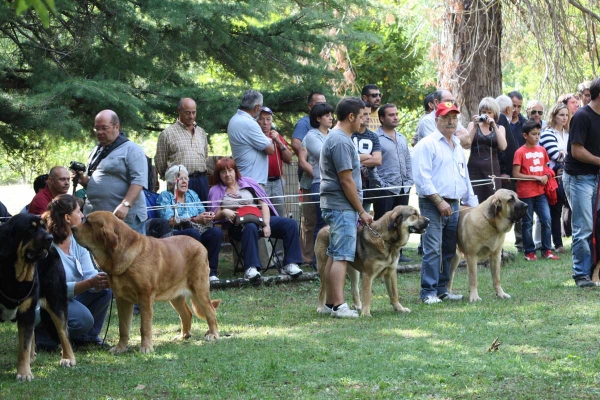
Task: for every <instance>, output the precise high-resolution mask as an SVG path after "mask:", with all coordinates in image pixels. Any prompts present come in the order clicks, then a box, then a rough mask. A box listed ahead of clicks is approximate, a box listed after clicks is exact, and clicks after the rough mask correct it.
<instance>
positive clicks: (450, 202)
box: [442, 197, 458, 204]
mask: <svg viewBox="0 0 600 400" xmlns="http://www.w3.org/2000/svg"><path fill="white" fill-rule="evenodd" d="M442 198H443V199H444V201H445V202H446V203H448V204H452V203H456V202H457V201H458V200H456V199H447V198H445V197H442Z"/></svg>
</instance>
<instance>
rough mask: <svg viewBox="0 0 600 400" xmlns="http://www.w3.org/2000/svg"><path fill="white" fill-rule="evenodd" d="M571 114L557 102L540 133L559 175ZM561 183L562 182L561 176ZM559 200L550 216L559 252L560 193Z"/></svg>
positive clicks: (560, 244) (566, 107) (565, 150)
mask: <svg viewBox="0 0 600 400" xmlns="http://www.w3.org/2000/svg"><path fill="white" fill-rule="evenodd" d="M570 120H571V115H570V112H569V107H568V106H567V105H566V104H564V103H557V104H555V105H554V107H552V108H551V109H550V113H549V114H548V125H547V126H546V128H545V129H544V130H543V131H542V134H541V135H540V146H544V148H545V149H546V153H548V158H550V168H552V169H553V170H554V172H555V173H556V176H557V177H559V176H561V175H562V173H563V167H564V160H565V157H566V156H567V143H568V142H569V133H568V132H567V128H568V126H569V121H570ZM557 179H559V181H558V182H559V185H560V183H561V181H560V178H557ZM558 194H559V196H558V202H557V203H556V204H554V205H551V206H550V216H551V217H552V225H551V226H552V241H553V242H554V248H555V250H556V252H557V253H564V252H565V248H564V247H563V243H562V235H561V216H562V208H563V205H565V203H566V202H565V199H564V197H563V196H561V195H560V190H559V193H558Z"/></svg>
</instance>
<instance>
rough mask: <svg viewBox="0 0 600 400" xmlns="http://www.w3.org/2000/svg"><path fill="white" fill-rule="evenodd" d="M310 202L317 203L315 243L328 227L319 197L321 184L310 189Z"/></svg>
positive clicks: (314, 259)
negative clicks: (321, 232) (324, 228)
mask: <svg viewBox="0 0 600 400" xmlns="http://www.w3.org/2000/svg"><path fill="white" fill-rule="evenodd" d="M310 192H311V195H310V201H311V202H313V203H315V204H314V206H315V215H316V219H317V223H316V225H315V233H314V234H313V242H316V241H317V235H318V234H319V231H320V230H321V228H323V227H324V226H325V225H327V224H326V223H325V220H324V219H323V215H322V213H321V203H320V202H321V196H320V195H319V193H320V192H321V183H320V182H319V183H313V184H312V186H311V187H310ZM313 265H315V266H316V265H317V256H316V255H315V256H313Z"/></svg>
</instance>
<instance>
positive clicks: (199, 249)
mask: <svg viewBox="0 0 600 400" xmlns="http://www.w3.org/2000/svg"><path fill="white" fill-rule="evenodd" d="M73 234H74V236H75V239H76V240H77V242H78V243H79V244H81V245H82V246H85V247H86V248H88V249H89V250H90V251H91V252H92V254H93V255H94V258H95V259H96V261H97V262H98V264H99V265H100V268H101V269H102V270H103V271H104V272H106V274H107V275H108V283H109V286H110V288H111V289H112V291H113V293H114V296H115V298H116V300H117V309H118V311H119V343H118V344H117V345H116V346H115V347H113V348H112V349H111V350H110V351H111V353H113V354H118V353H122V352H124V351H126V350H127V344H128V342H129V329H130V328H131V319H132V314H133V304H134V303H137V304H139V306H140V315H141V320H142V321H141V324H142V326H141V336H142V344H141V347H140V352H142V353H148V352H151V351H154V348H153V347H152V317H153V314H154V301H169V302H170V303H171V305H172V306H173V308H174V309H175V310H177V312H178V313H179V317H180V319H181V336H180V338H182V339H188V338H189V337H190V336H191V333H190V329H191V326H192V311H191V310H190V307H189V306H188V304H187V301H186V296H189V297H190V298H191V301H192V308H193V309H194V312H195V314H196V316H198V317H199V318H203V319H206V321H207V322H208V331H207V332H206V334H205V338H206V339H207V340H211V339H217V338H218V337H219V331H218V328H217V318H216V312H215V309H216V308H217V307H218V305H219V303H220V300H212V301H211V299H210V282H209V280H208V275H209V267H208V259H207V252H206V249H205V248H204V246H202V244H200V242H198V241H196V240H195V239H192V238H191V237H187V236H172V237H169V238H164V239H155V238H152V237H146V236H143V235H141V234H139V233H137V232H135V231H134V230H132V229H131V228H129V227H128V226H127V225H126V224H125V223H124V222H123V221H121V220H120V219H118V218H117V217H115V216H114V215H113V214H112V213H110V212H107V211H96V212H93V213H91V214H90V215H88V217H87V219H86V220H85V222H84V223H83V224H81V225H79V226H77V227H74V228H73Z"/></svg>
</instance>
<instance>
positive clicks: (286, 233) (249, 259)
mask: <svg viewBox="0 0 600 400" xmlns="http://www.w3.org/2000/svg"><path fill="white" fill-rule="evenodd" d="M269 226H270V227H271V237H272V238H275V239H281V240H282V241H283V250H284V252H285V254H284V256H283V265H284V266H285V265H288V264H291V263H294V264H302V252H301V251H300V235H299V233H298V224H297V223H296V221H295V220H294V219H292V218H283V217H275V216H271V222H270V224H269ZM232 228H233V226H232V227H231V228H230V229H229V232H230V233H229V237H230V238H232V239H234V240H236V241H240V242H241V243H242V249H243V250H244V268H245V269H248V268H250V267H254V268H256V269H257V270H260V259H259V258H258V239H259V237H258V226H256V224H253V223H248V224H246V225H244V228H243V229H242V232H241V235H240V234H234V233H233V230H232Z"/></svg>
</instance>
